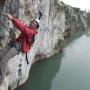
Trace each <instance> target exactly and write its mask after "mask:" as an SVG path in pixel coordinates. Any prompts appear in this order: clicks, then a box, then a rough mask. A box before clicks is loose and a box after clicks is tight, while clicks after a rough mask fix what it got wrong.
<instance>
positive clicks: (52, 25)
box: [0, 0, 87, 90]
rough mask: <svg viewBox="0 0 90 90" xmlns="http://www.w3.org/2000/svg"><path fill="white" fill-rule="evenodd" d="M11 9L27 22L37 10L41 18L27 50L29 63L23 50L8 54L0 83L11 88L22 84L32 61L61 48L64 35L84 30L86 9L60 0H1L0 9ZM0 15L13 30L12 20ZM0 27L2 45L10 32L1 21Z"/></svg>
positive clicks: (5, 42) (3, 87)
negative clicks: (8, 57) (32, 42)
mask: <svg viewBox="0 0 90 90" xmlns="http://www.w3.org/2000/svg"><path fill="white" fill-rule="evenodd" d="M14 11H16V13H17V18H19V19H20V20H22V22H24V23H25V24H28V25H29V23H30V21H31V20H32V18H35V17H38V12H39V11H41V12H42V18H41V21H40V28H39V30H38V34H37V35H36V37H35V43H34V45H33V47H32V48H31V50H30V51H29V52H28V59H29V63H30V64H29V65H27V63H26V60H25V55H24V54H22V53H20V54H19V55H16V56H15V57H13V58H11V59H10V60H9V62H8V66H9V74H8V75H7V76H6V77H5V80H4V81H3V82H2V83H1V86H0V90H8V88H9V89H10V90H12V89H15V88H16V87H18V86H19V85H21V84H23V83H24V82H25V81H26V80H27V79H28V76H29V72H30V68H31V65H32V63H34V62H36V61H38V60H42V59H44V58H48V57H50V56H52V55H54V54H56V53H58V52H59V51H62V48H63V43H64V39H65V38H66V37H67V36H68V35H73V33H74V32H75V31H79V30H87V13H86V12H84V11H81V10H80V9H79V8H74V7H71V6H69V5H66V4H64V3H63V2H60V1H59V0H0V12H1V13H9V12H11V13H12V12H14ZM0 17H1V20H2V21H3V22H4V23H5V25H6V26H7V27H9V30H10V29H13V30H15V32H16V29H15V28H14V27H13V26H12V25H11V22H9V21H8V20H7V19H6V18H4V17H2V16H0ZM0 28H1V32H0V36H1V37H3V38H1V39H0V43H1V45H3V46H5V45H6V44H7V41H8V38H9V34H8V32H7V31H6V30H4V28H3V27H2V26H1V25H0ZM2 29H3V30H2Z"/></svg>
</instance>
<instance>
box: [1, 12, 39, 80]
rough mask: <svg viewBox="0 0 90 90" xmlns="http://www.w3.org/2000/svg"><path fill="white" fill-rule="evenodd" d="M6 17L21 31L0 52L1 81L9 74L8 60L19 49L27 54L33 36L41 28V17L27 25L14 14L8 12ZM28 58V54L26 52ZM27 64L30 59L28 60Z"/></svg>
mask: <svg viewBox="0 0 90 90" xmlns="http://www.w3.org/2000/svg"><path fill="white" fill-rule="evenodd" d="M5 17H6V18H8V19H9V20H11V21H12V23H13V25H14V26H15V27H16V28H17V29H18V30H19V31H20V32H21V33H20V35H19V37H18V38H16V39H15V40H13V39H12V40H13V41H12V40H11V41H10V43H9V44H8V45H7V46H6V47H5V48H4V49H3V50H2V53H1V54H0V56H1V57H0V69H1V70H0V74H1V76H0V81H1V80H2V79H3V78H4V77H5V76H6V74H7V71H8V70H7V62H8V60H9V59H10V58H12V57H14V56H15V55H17V54H18V52H19V51H21V52H22V53H24V54H26V53H27V52H28V51H29V49H30V45H31V44H32V42H33V37H34V36H35V35H36V34H37V29H38V28H39V21H40V20H39V19H40V17H39V19H34V20H33V21H31V24H30V26H26V25H25V24H23V23H22V22H21V21H20V20H18V19H17V18H16V17H14V16H12V15H11V14H6V15H5ZM26 59H27V54H26ZM27 64H29V61H28V60H27Z"/></svg>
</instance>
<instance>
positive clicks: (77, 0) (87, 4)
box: [60, 0, 90, 10]
mask: <svg viewBox="0 0 90 90" xmlns="http://www.w3.org/2000/svg"><path fill="white" fill-rule="evenodd" d="M60 1H63V2H65V3H67V4H69V5H71V6H73V7H79V8H81V9H82V10H85V9H86V10H88V9H90V0H60Z"/></svg>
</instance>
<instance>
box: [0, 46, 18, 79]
mask: <svg viewBox="0 0 90 90" xmlns="http://www.w3.org/2000/svg"><path fill="white" fill-rule="evenodd" d="M17 54H18V51H17V49H16V48H15V47H12V48H10V49H9V50H8V52H7V53H5V55H3V56H2V58H1V61H0V74H1V76H2V77H1V78H2V79H1V80H3V79H4V77H5V76H6V74H7V72H8V61H9V59H10V58H12V57H14V56H15V55H17Z"/></svg>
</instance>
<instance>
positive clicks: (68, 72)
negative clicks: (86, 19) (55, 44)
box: [16, 34, 90, 90]
mask: <svg viewBox="0 0 90 90" xmlns="http://www.w3.org/2000/svg"><path fill="white" fill-rule="evenodd" d="M16 90H90V37H89V35H88V34H87V35H86V34H80V35H79V34H76V35H75V36H73V37H72V38H70V39H68V42H67V45H66V47H65V49H64V51H63V53H60V54H58V55H55V56H53V57H51V58H49V59H47V60H44V61H40V62H38V63H35V64H34V65H32V68H31V72H30V77H29V80H28V81H27V82H26V83H25V84H24V85H22V86H21V87H19V88H18V89H16Z"/></svg>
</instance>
